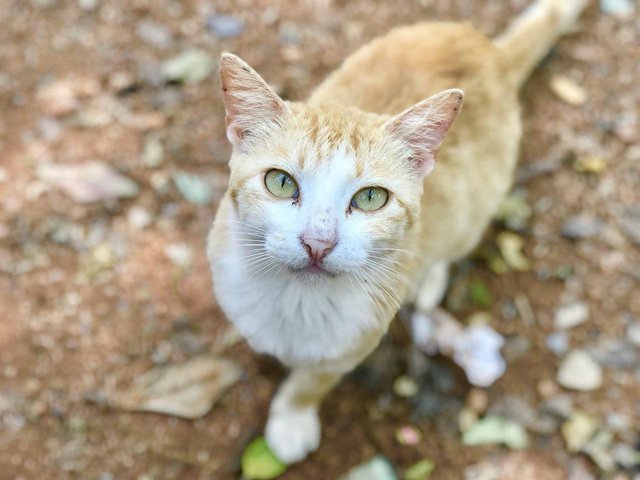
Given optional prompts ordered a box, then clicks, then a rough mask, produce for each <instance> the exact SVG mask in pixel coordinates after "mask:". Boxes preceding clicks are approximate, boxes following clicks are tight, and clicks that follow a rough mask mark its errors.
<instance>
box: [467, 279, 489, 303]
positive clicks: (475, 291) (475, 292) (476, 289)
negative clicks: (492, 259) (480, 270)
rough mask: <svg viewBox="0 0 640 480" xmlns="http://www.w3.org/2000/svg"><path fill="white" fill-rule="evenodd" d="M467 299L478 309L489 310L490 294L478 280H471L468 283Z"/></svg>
mask: <svg viewBox="0 0 640 480" xmlns="http://www.w3.org/2000/svg"><path fill="white" fill-rule="evenodd" d="M469 298H471V301H472V302H473V303H475V304H476V305H478V306H479V307H483V308H489V307H490V306H491V293H489V289H488V288H487V286H486V285H485V284H484V283H482V282H481V281H480V280H471V281H470V282H469Z"/></svg>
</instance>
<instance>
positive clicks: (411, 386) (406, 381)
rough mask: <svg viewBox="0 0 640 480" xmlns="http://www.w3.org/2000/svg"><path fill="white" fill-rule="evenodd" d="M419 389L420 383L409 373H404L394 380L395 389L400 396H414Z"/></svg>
mask: <svg viewBox="0 0 640 480" xmlns="http://www.w3.org/2000/svg"><path fill="white" fill-rule="evenodd" d="M419 390H420V387H419V386H418V384H417V383H416V382H415V381H414V380H413V379H412V378H411V377H410V376H408V375H402V376H400V377H398V378H396V380H395V382H393V391H394V392H395V393H396V395H398V396H400V397H414V396H415V395H416V394H417V393H418V391H419Z"/></svg>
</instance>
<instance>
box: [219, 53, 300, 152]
mask: <svg viewBox="0 0 640 480" xmlns="http://www.w3.org/2000/svg"><path fill="white" fill-rule="evenodd" d="M220 84H221V86H222V98H223V101H224V106H225V109H226V111H227V116H226V118H225V120H226V122H227V137H228V138H229V141H230V142H231V143H232V144H233V146H234V148H242V146H243V144H244V142H245V141H246V140H247V139H249V138H256V137H259V136H261V135H264V134H268V132H269V131H271V130H272V129H273V128H276V127H277V126H279V125H281V124H282V121H283V119H284V117H285V115H286V114H288V113H289V107H288V106H287V104H286V103H285V102H284V100H282V99H281V98H280V97H279V96H278V94H276V92H274V91H273V89H272V88H271V87H270V86H269V85H268V84H267V82H265V81H264V80H263V79H262V77H260V75H258V74H257V73H256V71H255V70H254V69H253V68H251V67H250V66H249V65H248V64H247V63H246V62H244V61H243V60H242V59H241V58H240V57H237V56H236V55H233V54H231V53H223V54H222V57H221V58H220Z"/></svg>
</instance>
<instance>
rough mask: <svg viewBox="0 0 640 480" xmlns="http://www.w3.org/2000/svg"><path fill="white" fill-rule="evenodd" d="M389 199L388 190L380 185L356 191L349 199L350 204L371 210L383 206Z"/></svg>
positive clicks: (366, 210) (367, 210)
mask: <svg viewBox="0 0 640 480" xmlns="http://www.w3.org/2000/svg"><path fill="white" fill-rule="evenodd" d="M388 199H389V192H387V191H386V190H385V189H384V188H381V187H367V188H363V189H362V190H360V191H359V192H358V193H356V194H355V195H354V196H353V198H352V199H351V206H352V207H356V208H359V209H360V210H364V211H365V212H373V211H374V210H380V209H381V208H382V207H384V206H385V204H386V203H387V200H388Z"/></svg>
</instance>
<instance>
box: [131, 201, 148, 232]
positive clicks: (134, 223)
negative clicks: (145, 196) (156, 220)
mask: <svg viewBox="0 0 640 480" xmlns="http://www.w3.org/2000/svg"><path fill="white" fill-rule="evenodd" d="M127 221H128V222H129V226H130V227H131V228H133V229H134V230H144V229H145V228H147V227H148V226H149V225H150V224H151V215H150V214H149V212H147V211H146V210H145V209H144V208H142V207H136V206H134V207H131V208H130V209H129V211H128V212H127Z"/></svg>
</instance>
